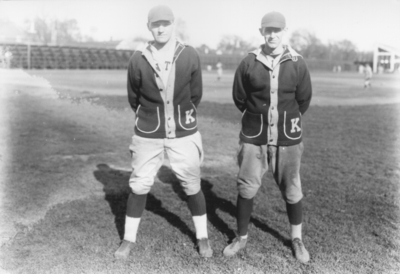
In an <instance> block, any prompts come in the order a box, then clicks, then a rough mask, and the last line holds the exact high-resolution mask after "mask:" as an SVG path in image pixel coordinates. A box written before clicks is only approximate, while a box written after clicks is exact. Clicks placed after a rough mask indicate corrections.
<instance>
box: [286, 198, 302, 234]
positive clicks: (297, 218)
mask: <svg viewBox="0 0 400 274" xmlns="http://www.w3.org/2000/svg"><path fill="white" fill-rule="evenodd" d="M286 210H287V214H288V217H289V223H290V234H291V238H292V240H293V239H295V238H299V239H301V238H302V221H303V206H302V203H301V200H300V201H299V202H297V203H295V204H289V203H286Z"/></svg>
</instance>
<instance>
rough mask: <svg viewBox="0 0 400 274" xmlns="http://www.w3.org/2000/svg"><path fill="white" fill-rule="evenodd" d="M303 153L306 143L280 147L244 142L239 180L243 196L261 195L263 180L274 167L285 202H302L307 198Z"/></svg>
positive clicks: (240, 146)
mask: <svg viewBox="0 0 400 274" xmlns="http://www.w3.org/2000/svg"><path fill="white" fill-rule="evenodd" d="M303 150H304V145H303V143H300V144H297V145H294V146H279V147H277V146H269V145H261V146H259V145H253V144H247V143H243V142H240V143H239V151H238V164H239V174H238V177H237V187H238V191H239V194H240V196H242V197H243V198H246V199H251V198H253V197H254V196H255V195H256V194H257V191H258V189H259V188H260V186H261V179H262V177H263V175H264V174H265V173H266V172H267V171H268V168H269V165H270V166H271V168H272V173H273V175H274V179H275V182H276V183H277V185H278V187H279V189H280V191H281V194H282V197H283V199H284V200H285V201H286V202H287V203H289V204H295V203H297V202H298V201H300V200H301V199H302V198H303V193H302V189H301V181H300V163H301V155H302V153H303Z"/></svg>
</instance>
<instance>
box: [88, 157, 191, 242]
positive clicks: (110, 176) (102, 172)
mask: <svg viewBox="0 0 400 274" xmlns="http://www.w3.org/2000/svg"><path fill="white" fill-rule="evenodd" d="M97 168H98V169H97V170H95V171H94V172H93V174H94V177H95V178H96V179H97V180H98V181H99V182H101V183H102V184H103V191H104V193H105V199H106V201H107V202H108V203H109V205H110V208H111V212H112V213H113V214H114V216H115V226H116V228H117V231H118V234H119V236H120V238H121V239H123V237H124V224H125V215H126V203H127V200H128V196H129V193H130V188H129V177H130V172H127V171H124V170H118V169H113V168H111V167H110V166H108V165H107V164H99V165H97ZM146 210H148V211H150V212H152V213H154V214H157V215H159V216H161V217H163V218H165V220H167V221H168V222H169V223H170V224H171V225H173V226H174V227H176V228H178V229H179V230H180V231H181V232H182V233H183V234H185V235H187V236H188V237H189V238H191V239H192V240H193V241H195V239H196V237H195V235H194V233H193V232H192V231H191V230H190V228H189V227H188V226H187V225H186V223H185V222H183V221H182V220H181V218H180V217H179V216H177V215H176V214H174V213H172V212H170V211H168V210H167V209H166V208H164V207H163V204H162V201H161V200H159V199H158V198H157V197H155V196H154V195H153V194H151V193H149V194H148V195H147V204H146Z"/></svg>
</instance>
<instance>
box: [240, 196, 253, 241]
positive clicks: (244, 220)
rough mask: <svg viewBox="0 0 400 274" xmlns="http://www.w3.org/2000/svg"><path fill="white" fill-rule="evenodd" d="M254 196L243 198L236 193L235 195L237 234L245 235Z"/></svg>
mask: <svg viewBox="0 0 400 274" xmlns="http://www.w3.org/2000/svg"><path fill="white" fill-rule="evenodd" d="M253 201H254V198H251V199H245V198H243V197H242V196H240V195H238V197H237V213H236V214H237V215H236V220H237V229H238V233H239V236H246V235H247V230H248V227H249V222H250V217H251V212H252V211H253Z"/></svg>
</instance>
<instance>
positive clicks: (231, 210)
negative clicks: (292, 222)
mask: <svg viewBox="0 0 400 274" xmlns="http://www.w3.org/2000/svg"><path fill="white" fill-rule="evenodd" d="M158 178H159V179H160V181H162V182H163V183H165V184H170V185H171V187H172V189H173V190H174V192H175V193H176V194H178V196H179V198H180V199H182V200H184V201H186V200H187V197H186V194H185V193H184V192H183V190H182V188H181V187H180V185H179V181H178V178H176V176H175V175H174V174H173V172H172V170H171V169H170V168H168V167H166V166H162V167H161V168H160V170H159V171H158ZM212 188H213V184H212V183H210V182H209V181H208V180H204V179H201V189H202V190H203V192H204V196H205V199H206V203H207V218H208V221H209V222H210V223H211V224H212V225H213V226H214V227H215V228H217V229H218V230H219V231H220V232H221V233H223V234H225V235H226V236H227V237H228V238H229V239H230V240H233V239H234V238H235V237H236V234H235V232H234V231H233V230H232V229H231V228H229V225H228V224H227V223H225V221H224V220H222V219H221V217H219V216H218V214H217V210H218V209H219V210H221V211H223V212H226V213H228V214H230V215H231V216H232V217H236V206H235V205H234V204H233V203H232V202H231V201H229V200H227V199H224V198H221V197H219V196H217V195H216V194H215V193H214V192H213V191H212ZM232 191H236V190H232ZM250 222H251V223H253V224H254V226H256V227H257V228H259V229H260V230H262V231H264V232H266V233H268V234H270V235H272V236H274V237H275V238H276V239H278V240H279V241H281V242H282V243H283V244H284V245H285V246H287V247H290V246H291V241H290V239H288V238H285V237H284V236H282V235H281V234H280V233H279V232H278V231H277V230H275V229H273V228H271V227H269V226H268V225H266V224H265V223H263V222H262V221H260V220H259V219H257V218H254V217H251V218H250Z"/></svg>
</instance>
